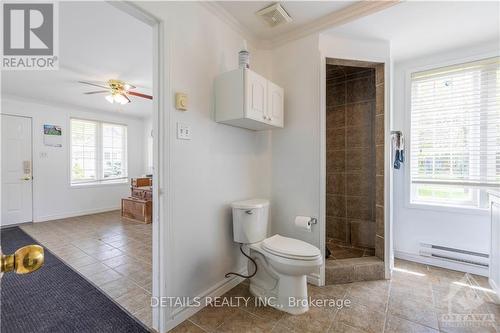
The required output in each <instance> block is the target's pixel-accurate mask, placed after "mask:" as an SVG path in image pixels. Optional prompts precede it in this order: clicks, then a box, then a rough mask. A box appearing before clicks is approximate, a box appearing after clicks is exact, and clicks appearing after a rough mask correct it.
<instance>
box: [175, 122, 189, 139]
mask: <svg viewBox="0 0 500 333" xmlns="http://www.w3.org/2000/svg"><path fill="white" fill-rule="evenodd" d="M177 139H179V140H191V127H190V126H189V125H187V124H185V123H177Z"/></svg>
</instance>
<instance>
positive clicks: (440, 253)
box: [420, 243, 489, 268]
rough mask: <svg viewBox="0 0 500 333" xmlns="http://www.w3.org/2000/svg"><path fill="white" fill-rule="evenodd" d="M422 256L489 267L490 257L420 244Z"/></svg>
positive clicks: (483, 254) (434, 245)
mask: <svg viewBox="0 0 500 333" xmlns="http://www.w3.org/2000/svg"><path fill="white" fill-rule="evenodd" d="M420 255H421V256H423V257H431V258H436V259H444V260H449V261H453V262H456V263H460V264H468V265H474V266H478V267H484V268H487V267H488V263H489V255H488V254H485V253H478V252H472V251H467V250H462V249H455V248H452V247H446V246H441V245H436V244H430V243H420Z"/></svg>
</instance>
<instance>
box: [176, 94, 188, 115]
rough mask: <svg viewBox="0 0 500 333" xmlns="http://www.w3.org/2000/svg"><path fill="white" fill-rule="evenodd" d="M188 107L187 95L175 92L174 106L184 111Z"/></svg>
mask: <svg viewBox="0 0 500 333" xmlns="http://www.w3.org/2000/svg"><path fill="white" fill-rule="evenodd" d="M187 107H188V97H187V95H186V94H183V93H175V108H176V109H177V110H182V111H186V110H187Z"/></svg>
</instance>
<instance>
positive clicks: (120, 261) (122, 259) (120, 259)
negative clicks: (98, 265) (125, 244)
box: [102, 254, 139, 268]
mask: <svg viewBox="0 0 500 333" xmlns="http://www.w3.org/2000/svg"><path fill="white" fill-rule="evenodd" d="M131 262H135V263H137V264H139V262H138V261H136V260H135V259H133V258H130V257H129V256H127V255H125V254H121V255H119V256H116V257H112V258H109V259H106V260H103V261H102V263H103V264H104V265H106V266H108V267H111V268H115V267H118V266H120V265H124V264H128V263H131Z"/></svg>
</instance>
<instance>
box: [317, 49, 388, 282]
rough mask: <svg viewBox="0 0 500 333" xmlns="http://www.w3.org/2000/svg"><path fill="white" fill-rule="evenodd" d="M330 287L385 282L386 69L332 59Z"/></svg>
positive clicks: (328, 210)
mask: <svg viewBox="0 0 500 333" xmlns="http://www.w3.org/2000/svg"><path fill="white" fill-rule="evenodd" d="M326 161H327V162H326V178H327V179H326V237H327V239H326V244H327V248H328V249H329V250H330V252H331V255H330V257H329V258H328V259H329V260H327V265H326V273H327V274H326V276H327V283H344V282H351V281H358V280H372V279H381V278H383V277H384V274H383V273H384V264H383V259H384V64H378V63H368V62H360V61H350V60H339V59H327V65H326Z"/></svg>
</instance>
